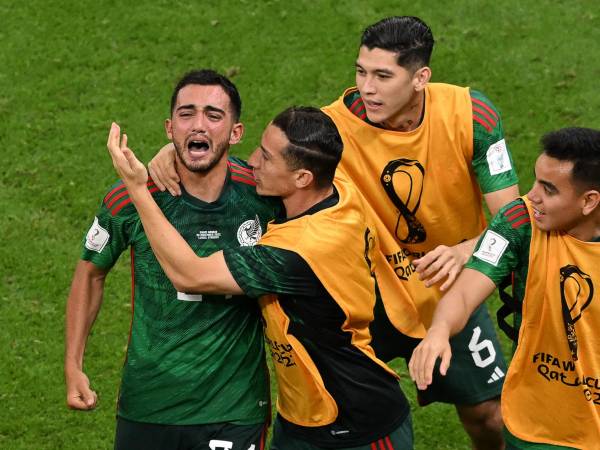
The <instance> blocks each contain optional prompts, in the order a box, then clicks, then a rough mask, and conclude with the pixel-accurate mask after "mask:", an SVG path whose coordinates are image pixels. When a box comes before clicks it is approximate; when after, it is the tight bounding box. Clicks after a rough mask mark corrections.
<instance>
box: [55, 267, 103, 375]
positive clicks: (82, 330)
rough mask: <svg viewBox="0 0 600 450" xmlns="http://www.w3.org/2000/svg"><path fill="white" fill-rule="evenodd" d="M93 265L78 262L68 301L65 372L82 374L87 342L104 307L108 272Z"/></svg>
mask: <svg viewBox="0 0 600 450" xmlns="http://www.w3.org/2000/svg"><path fill="white" fill-rule="evenodd" d="M91 264H92V263H90V262H87V261H79V263H78V264H77V268H76V269H75V275H74V277H73V282H72V284H71V291H70V293H69V297H68V299H67V307H66V314H65V361H64V363H65V370H68V369H78V370H82V368H83V357H84V353H85V347H86V343H87V339H88V336H89V333H90V330H91V328H92V325H93V324H94V321H95V320H96V317H97V315H98V311H99V310H100V306H101V304H102V296H103V293H104V280H105V278H106V272H103V271H100V270H93V269H91V268H90V265H91ZM90 269H91V270H90Z"/></svg>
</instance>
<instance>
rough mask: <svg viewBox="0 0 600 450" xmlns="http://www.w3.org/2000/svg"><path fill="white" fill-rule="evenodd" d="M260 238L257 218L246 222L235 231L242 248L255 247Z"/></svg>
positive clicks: (260, 230) (260, 232) (260, 233)
mask: <svg viewBox="0 0 600 450" xmlns="http://www.w3.org/2000/svg"><path fill="white" fill-rule="evenodd" d="M261 236H262V229H261V228H260V220H259V219H258V216H255V217H254V219H250V220H246V221H245V222H244V223H242V224H241V225H240V227H239V228H238V230H237V239H238V242H239V243H240V245H241V246H242V247H251V246H253V245H255V244H256V243H257V242H258V241H259V240H260V238H261Z"/></svg>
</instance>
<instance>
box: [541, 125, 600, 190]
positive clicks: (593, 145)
mask: <svg viewBox="0 0 600 450" xmlns="http://www.w3.org/2000/svg"><path fill="white" fill-rule="evenodd" d="M540 142H541V144H542V150H543V152H544V154H546V155H548V156H550V157H551V158H555V159H558V160H560V161H570V162H572V163H573V170H572V172H571V179H572V180H573V183H574V184H576V185H578V186H579V187H580V188H581V189H582V190H587V189H595V190H598V191H600V130H593V129H591V128H578V127H573V128H562V129H560V130H557V131H552V132H550V133H548V134H546V135H544V136H543V137H542V139H541V140H540Z"/></svg>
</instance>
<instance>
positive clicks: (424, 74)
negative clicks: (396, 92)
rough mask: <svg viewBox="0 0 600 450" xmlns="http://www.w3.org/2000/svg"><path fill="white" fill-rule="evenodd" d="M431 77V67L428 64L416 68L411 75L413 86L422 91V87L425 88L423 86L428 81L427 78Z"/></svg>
mask: <svg viewBox="0 0 600 450" xmlns="http://www.w3.org/2000/svg"><path fill="white" fill-rule="evenodd" d="M430 79H431V69H430V68H429V67H428V66H425V67H421V68H420V69H417V70H416V71H415V73H414V75H413V79H412V82H413V87H414V88H415V91H417V92H418V91H422V90H423V89H425V86H426V85H427V83H429V80H430Z"/></svg>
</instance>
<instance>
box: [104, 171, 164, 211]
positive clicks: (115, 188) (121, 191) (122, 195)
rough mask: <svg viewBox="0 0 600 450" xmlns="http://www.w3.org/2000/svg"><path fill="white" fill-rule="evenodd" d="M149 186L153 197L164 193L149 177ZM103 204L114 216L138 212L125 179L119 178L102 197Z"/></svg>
mask: <svg viewBox="0 0 600 450" xmlns="http://www.w3.org/2000/svg"><path fill="white" fill-rule="evenodd" d="M147 186H148V190H149V191H150V193H151V194H152V196H153V197H155V198H156V197H157V195H160V194H162V193H161V192H160V190H159V189H158V187H157V186H156V185H155V184H154V181H153V180H152V179H151V178H149V179H148V183H147ZM102 205H103V206H104V208H106V210H107V211H108V212H109V213H110V215H111V216H113V217H115V216H127V215H132V214H137V211H136V209H135V206H134V205H133V202H132V200H131V197H130V196H129V191H127V188H126V186H125V183H123V180H117V181H116V182H115V183H114V184H113V185H112V186H111V187H110V188H109V189H108V192H107V193H106V195H105V196H104V198H103V199H102Z"/></svg>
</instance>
